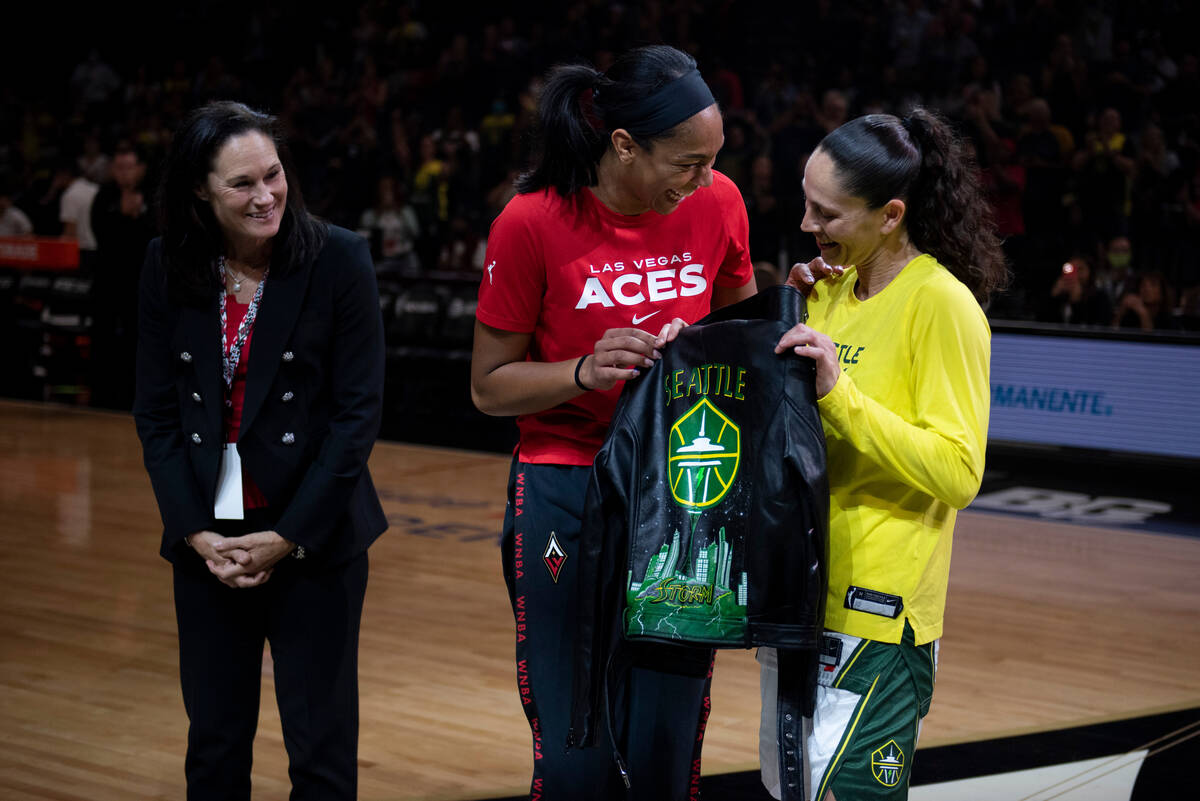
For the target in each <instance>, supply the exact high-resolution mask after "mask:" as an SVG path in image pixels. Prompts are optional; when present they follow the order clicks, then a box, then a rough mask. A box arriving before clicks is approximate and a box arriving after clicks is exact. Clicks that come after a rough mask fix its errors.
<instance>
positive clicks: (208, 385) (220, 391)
mask: <svg viewBox="0 0 1200 801" xmlns="http://www.w3.org/2000/svg"><path fill="white" fill-rule="evenodd" d="M216 306H217V299H216V297H214V298H213V302H212V305H211V306H209V307H208V308H206V309H204V308H196V307H194V306H184V307H182V308H181V309H180V311H179V323H180V327H181V328H182V329H183V330H184V332H185V333H184V336H183V341H184V342H185V343H187V344H186V346H185V352H186V353H188V354H189V355H190V356H191V359H192V367H193V368H194V369H195V371H196V379H197V381H198V382H199V384H200V397H201V399H202V401H201V402H202V403H203V404H204V420H205V422H206V423H207V425H208V435H209V436H212V437H221V436H223V433H222V432H223V431H224V426H225V422H224V420H223V419H222V410H223V408H224V406H225V383H224V379H222V377H221V367H222V360H221V316H220V314H219V313H218V312H217V308H216ZM176 356H177V358H180V359H182V358H184V356H183V354H182V353H179V354H176ZM187 402H188V403H191V401H187Z"/></svg>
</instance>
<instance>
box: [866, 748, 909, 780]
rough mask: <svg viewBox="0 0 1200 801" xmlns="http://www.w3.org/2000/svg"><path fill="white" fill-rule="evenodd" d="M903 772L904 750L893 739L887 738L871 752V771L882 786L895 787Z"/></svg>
mask: <svg viewBox="0 0 1200 801" xmlns="http://www.w3.org/2000/svg"><path fill="white" fill-rule="evenodd" d="M903 772H904V752H903V751H901V750H900V746H898V745H896V741H895V740H888V741H887V742H886V743H884V744H883V745H882V746H880V747H879V748H877V749H875V752H874V753H873V754H871V773H872V774H873V775H874V776H875V780H876V781H877V782H879V783H880V784H882V785H883V786H884V787H895V786H896V785H897V784H899V783H900V774H901V773H903Z"/></svg>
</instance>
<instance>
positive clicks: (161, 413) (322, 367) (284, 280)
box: [133, 226, 387, 564]
mask: <svg viewBox="0 0 1200 801" xmlns="http://www.w3.org/2000/svg"><path fill="white" fill-rule="evenodd" d="M138 324H139V328H138V354H137V393H136V400H135V401H134V407H133V413H134V418H135V419H136V422H137V431H138V436H139V437H140V438H141V441H142V450H143V456H144V460H145V464H146V470H147V472H148V473H149V474H150V483H151V484H152V485H153V487H154V494H155V497H156V498H157V500H158V508H159V513H160V514H161V515H162V520H163V537H162V550H161V552H162V555H163V556H164V557H165V558H167V559H168V560H171V561H172V562H174V561H176V559H177V558H178V557H179V556H180V555H181V554H183V553H186V546H185V545H184V543H183V538H184V537H186V536H187V535H189V534H191V533H193V532H196V531H201V530H205V529H211V528H212V527H213V524H214V519H213V504H214V502H215V499H216V491H217V476H218V469H219V467H220V460H221V451H222V448H223V439H224V438H223V420H222V407H223V405H224V397H225V387H224V382H223V380H222V378H221V346H220V342H221V330H220V312H219V311H218V308H217V302H216V298H215V297H214V298H213V302H212V303H211V304H210V305H208V306H207V307H203V308H201V307H193V306H182V305H178V304H175V303H172V302H171V301H169V300H168V296H167V276H166V270H165V267H164V264H163V259H162V240H161V239H155V240H154V241H152V242H151V243H150V246H149V248H148V249H147V251H146V263H145V267H144V269H143V270H142V276H141V291H140V298H139V312H138ZM383 369H384V343H383V324H382V320H381V316H380V311H379V296H378V288H377V286H376V282H375V268H374V264H373V263H372V261H371V256H370V252H369V250H368V247H367V242H366V240H364V239H363V238H362V237H360V236H358V235H357V234H354V233H351V232H350V231H347V230H345V229H342V228H337V227H334V226H330V228H329V237H328V240H327V242H326V243H325V246H324V247H323V248H322V249H321V252H320V254H319V255H318V256H317V258H316V260H315V261H313V262H312V263H310V264H306V265H302V266H300V267H298V268H297V269H296V270H294V271H293V272H292V273H290V274H289V275H286V276H276V275H271V276H270V277H269V278H268V279H267V285H266V287H265V288H264V290H263V298H262V302H261V304H260V306H259V310H258V317H257V319H256V320H255V323H254V335H253V338H252V339H251V341H250V363H249V366H248V372H247V376H246V395H245V403H244V407H243V410H242V423H241V429H240V432H239V436H238V442H237V448H238V453H239V455H240V456H241V459H242V464H243V468H244V470H245V472H246V473H247V474H248V475H249V476H250V478H251V479H252V480H253V481H254V483H255V484H256V485H258V487H259V489H261V490H262V492H263V494H264V495H265V496H266V498H267V501H268V503H269V505H270V509H271V511H272V512H273V515H272V516H273V517H275V518H276V522H275V525H274V530H275V531H277V532H278V533H279V534H280V535H281V536H283V537H285V538H287V539H288V540H291V541H292V542H295V543H297V544H298V545H301V546H303V547H304V548H305V550H306V552H307V553H308V554H311V556H312V558H313V560H314V563H321V564H337V563H339V562H343V561H345V560H346V559H349V558H350V557H352V556H356V555H357V554H359V553H361V552H362V551H364V550H366V548H367V546H368V545H370V544H371V542H372V541H374V539H375V538H376V537H378V536H379V535H380V534H381V533H382V532H383V531H384V529H386V528H387V519H386V518H385V516H384V514H383V509H382V507H381V506H380V504H379V498H378V496H377V495H376V493H375V487H374V485H373V484H372V482H371V476H370V473H369V472H368V471H367V457H368V456H369V455H370V453H371V447H372V445H374V442H375V437H376V436H377V435H378V433H379V424H380V417H381V414H382V401H383ZM310 564H312V563H310Z"/></svg>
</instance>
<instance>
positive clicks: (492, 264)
mask: <svg viewBox="0 0 1200 801" xmlns="http://www.w3.org/2000/svg"><path fill="white" fill-rule="evenodd" d="M495 266H496V262H495V260H493V261H492V263H491V264H489V265H488V283H489V284H494V283H496V282H495V281H493V280H492V268H493V267H495Z"/></svg>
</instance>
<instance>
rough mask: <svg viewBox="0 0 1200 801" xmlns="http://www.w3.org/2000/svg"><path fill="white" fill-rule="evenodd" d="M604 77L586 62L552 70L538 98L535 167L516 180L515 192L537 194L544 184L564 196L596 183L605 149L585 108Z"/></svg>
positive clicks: (598, 131) (604, 142)
mask: <svg viewBox="0 0 1200 801" xmlns="http://www.w3.org/2000/svg"><path fill="white" fill-rule="evenodd" d="M603 79H604V76H603V75H602V74H601V73H600V72H599V71H598V70H596V69H594V68H592V67H590V66H588V65H586V64H563V65H560V66H558V67H555V68H554V69H553V70H552V71H551V73H550V75H549V77H548V78H547V79H546V85H545V87H544V88H543V89H542V95H541V97H540V98H539V99H538V122H539V125H538V130H537V132H536V139H535V146H534V155H533V167H532V168H531V169H530V170H529V171H527V172H525V173H522V174H521V175H520V176H518V177H517V180H516V184H515V186H516V190H517V191H518V192H536V191H538V190H540V189H544V188H546V187H548V186H552V187H554V188H555V189H557V190H558V192H559V194H561V195H563V196H564V197H565V196H567V195H573V194H575V193H576V192H578V191H579V190H580V189H582V188H584V187H585V186H592V185H594V184H595V183H596V165H597V164H599V163H600V157H601V156H602V155H604V150H605V148H606V147H607V146H608V141H607V139H606V138H604V137H603V134H602V131H600V130H598V129H597V127H596V126H595V125H594V124H593V122H592V120H589V118H588V117H589V115H588V114H587V113H586V112H585V110H584V106H585V105H587V106H591V105H592V103H591V95H593V94H594V92H595V89H596V87H597V86H599V85H600V84H601V82H602V81H603Z"/></svg>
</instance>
